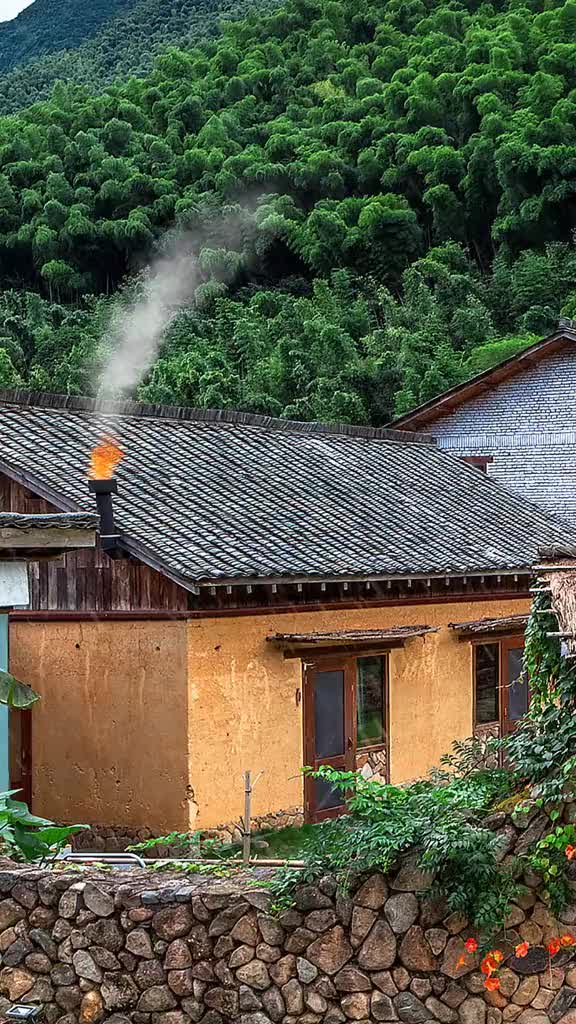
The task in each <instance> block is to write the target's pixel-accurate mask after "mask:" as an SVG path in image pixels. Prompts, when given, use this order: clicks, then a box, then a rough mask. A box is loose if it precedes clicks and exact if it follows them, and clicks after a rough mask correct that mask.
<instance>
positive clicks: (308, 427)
mask: <svg viewBox="0 0 576 1024" xmlns="http://www.w3.org/2000/svg"><path fill="white" fill-rule="evenodd" d="M0 405H20V406H24V407H28V408H40V409H66V410H70V411H72V412H95V413H102V414H104V415H112V416H142V417H147V418H150V419H166V420H176V421H180V422H185V421H196V422H201V423H229V424H236V425H238V426H254V427H264V428H268V429H269V430H281V431H285V432H286V433H298V434H340V435H343V436H348V437H365V438H373V439H380V440H388V441H402V442H404V443H406V442H425V443H427V444H433V443H434V442H433V438H432V436H431V435H430V434H424V433H419V432H417V431H410V430H399V429H395V428H393V427H368V426H363V425H362V424H358V425H354V424H350V423H322V422H320V421H317V420H312V421H309V422H307V421H306V420H288V419H286V420H284V419H280V418H278V417H274V416H263V415H261V414H259V413H251V412H242V411H233V410H230V409H197V408H194V407H192V406H179V405H161V404H152V403H146V402H135V401H133V400H131V399H101V398H87V397H82V396H76V395H74V396H73V395H60V394H54V393H50V392H41V391H26V390H24V389H21V388H19V389H16V390H7V389H4V388H2V389H0Z"/></svg>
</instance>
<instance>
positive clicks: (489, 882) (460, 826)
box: [272, 740, 519, 934]
mask: <svg viewBox="0 0 576 1024" xmlns="http://www.w3.org/2000/svg"><path fill="white" fill-rule="evenodd" d="M481 754H483V746H482V744H480V743H479V741H476V740H470V741H468V742H467V743H461V744H458V745H456V747H455V749H454V751H453V753H452V754H451V755H449V756H447V757H446V758H445V759H444V763H443V766H442V768H441V769H440V770H439V771H437V772H436V773H435V774H434V777H433V778H430V779H427V780H424V781H421V782H417V783H413V784H412V785H409V786H405V787H399V786H389V785H384V784H382V783H379V782H375V781H367V780H366V779H364V778H363V777H362V776H361V775H360V774H359V773H357V772H340V771H336V770H335V769H333V768H330V767H328V766H323V767H321V768H319V769H318V770H317V771H316V772H313V773H312V775H313V777H314V778H321V779H323V780H324V781H326V782H328V783H330V785H332V786H334V787H335V788H337V789H339V790H340V791H341V792H343V793H345V794H346V799H347V809H348V814H346V815H343V816H341V817H339V818H336V819H332V820H328V821H325V822H322V823H321V824H320V825H318V826H317V827H316V828H315V830H314V832H313V834H311V835H310V836H309V838H308V840H307V841H306V842H305V844H304V853H303V855H304V859H305V862H306V867H305V870H304V878H306V879H312V878H317V877H319V876H321V875H322V874H324V873H326V872H330V873H333V874H335V875H336V876H337V878H338V880H339V883H340V885H341V886H343V887H345V888H346V887H348V886H349V885H350V884H351V882H352V881H353V879H355V878H357V877H358V876H360V875H362V874H365V873H366V872H369V871H374V870H380V871H383V872H387V871H389V870H390V869H391V868H392V867H393V866H395V865H396V864H397V863H398V859H399V857H400V856H401V855H402V854H407V853H408V852H409V851H412V850H415V851H417V855H418V859H419V864H420V867H421V868H422V869H423V870H425V871H430V872H432V873H433V884H432V890H431V895H433V896H435V895H438V896H443V897H445V898H446V900H447V903H448V906H449V907H450V909H451V910H454V911H460V912H462V913H463V914H465V915H466V916H467V917H468V918H469V919H470V920H471V921H472V922H473V923H474V924H475V925H476V926H477V927H478V928H479V929H480V930H481V931H483V932H485V933H486V934H492V933H493V932H496V931H497V930H498V929H499V928H500V927H501V926H502V924H503V921H504V918H505V917H506V915H507V913H508V912H509V908H510V903H511V900H512V898H513V896H514V895H515V894H516V893H517V892H518V889H519V887H518V885H517V883H516V882H515V881H514V878H513V877H512V875H511V874H510V873H509V872H508V871H506V870H504V869H503V868H502V867H501V866H500V865H499V863H498V853H499V850H500V847H501V840H500V839H499V837H498V836H497V835H495V834H494V833H493V832H491V831H489V830H488V829H485V828H483V827H482V822H481V818H482V815H483V813H485V812H486V811H487V810H488V809H489V808H490V806H491V805H492V803H493V802H494V801H495V800H496V799H499V798H502V797H503V796H504V795H505V794H507V793H509V792H510V789H511V787H512V785H513V783H514V779H513V776H512V775H511V774H510V773H509V772H506V771H503V770H502V769H498V768H497V769H488V768H486V767H485V766H484V763H483V758H482V757H481ZM302 877H303V876H302V874H301V873H299V872H296V871H287V872H281V873H280V876H279V877H278V878H277V879H276V880H275V881H274V882H273V885H272V888H273V892H274V896H275V899H276V901H280V905H284V904H285V901H286V899H287V898H288V897H289V894H290V892H291V891H292V890H293V888H294V886H295V885H296V884H297V883H298V881H301V880H302Z"/></svg>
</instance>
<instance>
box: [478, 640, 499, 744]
mask: <svg viewBox="0 0 576 1024" xmlns="http://www.w3.org/2000/svg"><path fill="white" fill-rule="evenodd" d="M475 665H476V679H475V686H476V722H477V723H478V724H479V725H481V724H482V723H484V722H497V721H499V718H500V713H499V710H498V684H499V677H500V644H477V646H476V657H475Z"/></svg>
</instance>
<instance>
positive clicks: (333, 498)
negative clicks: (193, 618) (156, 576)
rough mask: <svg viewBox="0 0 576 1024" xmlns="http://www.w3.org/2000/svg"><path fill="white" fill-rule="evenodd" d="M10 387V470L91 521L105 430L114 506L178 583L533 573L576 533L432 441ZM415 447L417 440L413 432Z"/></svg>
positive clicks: (2, 439) (132, 536) (129, 533)
mask: <svg viewBox="0 0 576 1024" xmlns="http://www.w3.org/2000/svg"><path fill="white" fill-rule="evenodd" d="M148 412H149V414H147V415H146V414H144V412H143V409H142V407H139V406H136V405H134V404H130V403H122V404H118V405H115V404H114V403H107V404H106V405H103V406H100V407H99V408H98V410H96V408H95V404H94V402H91V401H90V400H85V399H72V400H71V399H66V398H61V397H59V396H30V395H26V394H22V393H10V392H2V393H0V470H4V471H6V472H8V473H9V474H10V475H12V476H13V477H14V478H15V479H19V480H21V482H23V483H25V484H27V485H28V486H29V487H30V488H31V489H32V490H33V491H35V492H36V493H39V494H41V495H42V496H43V497H45V498H47V499H48V500H51V501H52V502H53V503H54V504H55V505H56V506H57V507H58V508H62V509H64V510H70V511H89V512H93V511H94V498H93V496H92V495H90V494H89V493H88V489H87V482H86V478H85V477H86V467H87V464H88V458H89V453H90V450H91V448H92V447H93V446H94V445H95V444H96V443H98V442H99V440H100V439H101V436H102V434H103V433H108V434H109V433H111V432H112V433H113V434H115V435H116V436H117V438H118V440H119V442H120V444H121V445H122V447H123V448H124V450H125V458H124V460H123V462H122V463H121V464H120V466H119V468H118V471H117V477H118V484H119V494H118V495H117V496H116V497H115V498H114V507H115V510H116V519H117V526H118V527H119V528H120V530H121V531H122V533H123V534H124V536H125V537H126V540H127V544H128V547H129V549H130V550H132V551H134V553H135V554H137V555H139V556H140V557H142V558H144V560H145V561H149V563H150V564H151V565H156V567H157V568H160V569H161V570H162V571H165V572H166V573H167V574H168V575H171V576H172V578H174V579H177V580H178V581H180V582H182V583H183V584H184V585H187V584H188V585H190V586H192V585H194V584H195V583H198V582H204V583H207V582H210V581H213V582H224V581H227V580H234V579H241V580H243V581H248V580H259V579H262V580H265V581H272V580H274V579H278V580H280V579H282V578H292V579H314V578H316V579H319V578H321V579H338V578H346V577H348V578H350V577H359V578H361V579H365V578H366V579H370V578H372V579H373V578H377V577H393V576H411V575H413V576H415V575H423V576H433V575H440V576H443V575H446V574H450V573H452V574H460V575H462V574H473V573H482V572H491V571H492V572H505V571H506V570H511V571H515V570H520V569H522V568H527V567H529V566H530V564H531V563H532V562H533V561H534V559H535V557H536V553H537V550H538V547H540V546H542V545H545V546H549V545H552V544H555V543H559V542H560V543H572V544H576V529H575V528H574V527H570V526H565V525H564V524H561V523H559V522H558V521H556V520H554V519H553V518H552V517H551V516H550V515H548V514H547V513H546V512H544V511H542V510H541V509H540V508H536V507H535V506H532V505H530V504H529V503H528V502H526V501H525V500H524V499H523V498H519V497H516V496H514V495H512V494H509V493H508V492H507V491H505V490H503V489H502V488H500V487H499V486H497V485H496V484H494V483H493V482H492V481H491V480H489V479H488V478H487V477H486V476H485V475H484V474H483V473H481V472H479V471H478V470H477V469H475V468H472V467H470V466H467V465H465V464H464V463H462V462H460V461H459V460H458V459H457V458H456V457H455V456H453V455H451V454H449V453H447V452H444V451H441V450H439V449H437V448H436V447H435V446H433V445H432V444H430V443H425V442H424V441H423V440H419V441H413V440H406V441H400V440H397V438H398V437H399V436H402V435H398V433H394V432H387V431H385V430H384V431H371V430H370V429H368V428H358V429H355V428H344V429H345V432H339V431H338V428H325V427H322V426H321V425H318V424H291V423H288V422H282V421H274V420H267V419H265V418H262V417H249V416H246V415H243V414H238V415H236V416H235V415H233V414H227V415H226V414H214V413H212V414H210V413H207V412H206V411H204V412H196V411H194V410H186V409H183V410H178V409H172V410H170V409H168V410H167V409H162V408H156V407H152V409H151V410H148ZM408 438H410V435H408Z"/></svg>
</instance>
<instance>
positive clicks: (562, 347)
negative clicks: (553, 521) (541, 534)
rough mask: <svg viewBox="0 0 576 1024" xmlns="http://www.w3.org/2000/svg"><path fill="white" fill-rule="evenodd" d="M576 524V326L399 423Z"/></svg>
mask: <svg viewBox="0 0 576 1024" xmlns="http://www.w3.org/2000/svg"><path fill="white" fill-rule="evenodd" d="M392 425H393V426H394V427H399V428H402V429H406V430H419V431H426V432H429V433H430V434H432V435H433V437H434V438H435V439H436V442H437V444H438V445H439V446H440V447H441V448H446V449H449V450H450V451H452V452H453V453H454V454H456V455H459V456H461V457H462V458H464V459H466V460H467V461H471V462H476V463H477V464H478V466H479V468H480V469H483V470H484V471H485V472H486V473H487V474H488V475H489V476H490V477H492V478H493V479H494V480H497V481H498V483H501V484H503V485H504V486H506V487H508V488H509V489H510V490H512V491H515V492H517V493H519V494H523V495H525V496H526V498H528V499H529V500H530V501H533V502H537V503H539V504H541V505H542V506H543V507H544V508H546V509H548V510H549V511H551V512H553V513H555V514H556V515H558V516H560V517H562V518H564V519H569V520H570V521H572V522H576V321H574V320H561V321H560V323H559V326H558V329H557V331H555V333H554V334H552V335H550V337H548V338H545V339H544V340H543V341H540V342H538V343H537V344H536V345H532V346H531V347H530V348H528V349H526V350H525V351H524V352H522V353H520V354H519V355H517V356H514V357H513V358H512V359H508V360H506V361H505V362H504V363H500V364H499V365H498V366H495V367H493V368H492V369H491V370H488V371H486V372H485V373H482V374H479V375H478V376H477V377H474V378H472V380H469V381H466V383H464V384H461V385H458V386H457V387H455V388H451V389H450V391H447V392H445V393H444V394H442V395H439V396H438V397H437V398H434V399H432V400H431V401H429V402H427V403H426V404H425V405H422V406H420V407H419V408H417V409H414V410H413V411H412V412H410V413H407V414H406V415H405V416H402V417H400V418H399V419H397V420H396V421H395V422H394V424H392Z"/></svg>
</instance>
